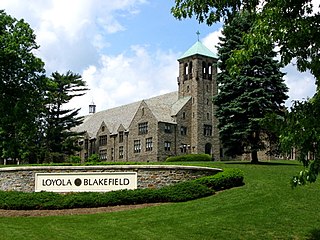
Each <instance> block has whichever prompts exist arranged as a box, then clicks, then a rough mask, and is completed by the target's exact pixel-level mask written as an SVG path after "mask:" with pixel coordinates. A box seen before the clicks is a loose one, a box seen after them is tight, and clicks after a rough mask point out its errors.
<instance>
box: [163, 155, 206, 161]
mask: <svg viewBox="0 0 320 240" xmlns="http://www.w3.org/2000/svg"><path fill="white" fill-rule="evenodd" d="M196 161H198V162H199V161H201V162H202V161H212V157H211V156H210V155H208V154H185V155H180V156H173V157H168V158H167V159H166V162H196Z"/></svg>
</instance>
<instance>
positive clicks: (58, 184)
mask: <svg viewBox="0 0 320 240" xmlns="http://www.w3.org/2000/svg"><path fill="white" fill-rule="evenodd" d="M136 188H137V173H136V172H103V173H96V172H86V173H36V174H35V191H36V192H41V191H46V192H108V191H115V190H122V189H136Z"/></svg>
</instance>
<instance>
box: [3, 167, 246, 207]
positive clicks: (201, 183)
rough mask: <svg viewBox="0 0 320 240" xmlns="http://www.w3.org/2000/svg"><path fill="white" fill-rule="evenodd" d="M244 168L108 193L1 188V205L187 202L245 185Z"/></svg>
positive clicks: (108, 204)
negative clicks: (150, 186) (155, 185)
mask: <svg viewBox="0 0 320 240" xmlns="http://www.w3.org/2000/svg"><path fill="white" fill-rule="evenodd" d="M243 184H244V182H243V172H242V171H241V170H239V169H226V170H225V171H224V172H219V173H217V174H216V175H213V176H208V177H202V178H199V179H196V180H190V181H186V182H181V183H177V184H174V185H170V186H166V187H162V188H159V189H148V188H147V189H136V190H120V191H113V192H106V193H97V192H84V193H81V192H80V193H68V194H59V193H52V192H35V193H25V192H14V191H11V192H5V191H0V199H1V201H0V208H1V209H17V210H20V209H21V210H22V209H25V210H31V209H65V208H90V207H105V206H114V205H128V204H141V203H155V202H183V201H189V200H193V199H197V198H201V197H206V196H209V195H211V194H213V193H214V191H218V190H221V189H228V188H232V187H236V186H241V185H243Z"/></svg>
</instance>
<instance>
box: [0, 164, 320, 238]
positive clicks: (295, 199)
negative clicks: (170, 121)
mask: <svg viewBox="0 0 320 240" xmlns="http://www.w3.org/2000/svg"><path fill="white" fill-rule="evenodd" d="M174 164H177V163H174ZM193 165H200V166H212V167H221V168H230V167H232V168H234V167H235V168H240V169H242V170H243V171H244V172H245V183H246V185H245V186H243V187H239V188H234V189H230V190H226V191H222V192H218V193H216V194H215V195H213V196H210V197H207V198H203V199H198V200H195V201H189V202H185V203H170V204H164V205H161V206H156V207H149V208H144V209H137V210H131V211H123V212H114V213H105V214H95V215H80V216H56V217H19V218H0V229H1V233H0V239H1V240H2V239H10V240H12V239H34V240H36V239H41V240H46V239H68V240H71V239H75V240H80V239H86V240H88V239H130V240H131V239H168V240H169V239H174V240H176V239H201V240H203V239H246V240H247V239H320V204H319V203H320V182H319V181H318V182H317V183H315V184H312V185H307V186H305V187H299V188H296V189H291V187H290V184H289V181H290V178H291V176H292V175H294V174H296V173H297V172H298V171H300V169H301V166H300V164H298V163H297V162H292V161H290V162H286V161H281V162H278V161H277V162H275V161H272V162H268V163H265V164H259V165H251V164H248V163H223V162H203V163H199V162H198V163H193ZM311 236H313V238H310V237H311Z"/></svg>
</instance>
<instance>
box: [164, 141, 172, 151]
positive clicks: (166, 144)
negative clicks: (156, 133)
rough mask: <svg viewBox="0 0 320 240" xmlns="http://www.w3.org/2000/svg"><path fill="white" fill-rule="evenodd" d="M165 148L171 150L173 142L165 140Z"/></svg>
mask: <svg viewBox="0 0 320 240" xmlns="http://www.w3.org/2000/svg"><path fill="white" fill-rule="evenodd" d="M164 150H165V151H171V142H164Z"/></svg>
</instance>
